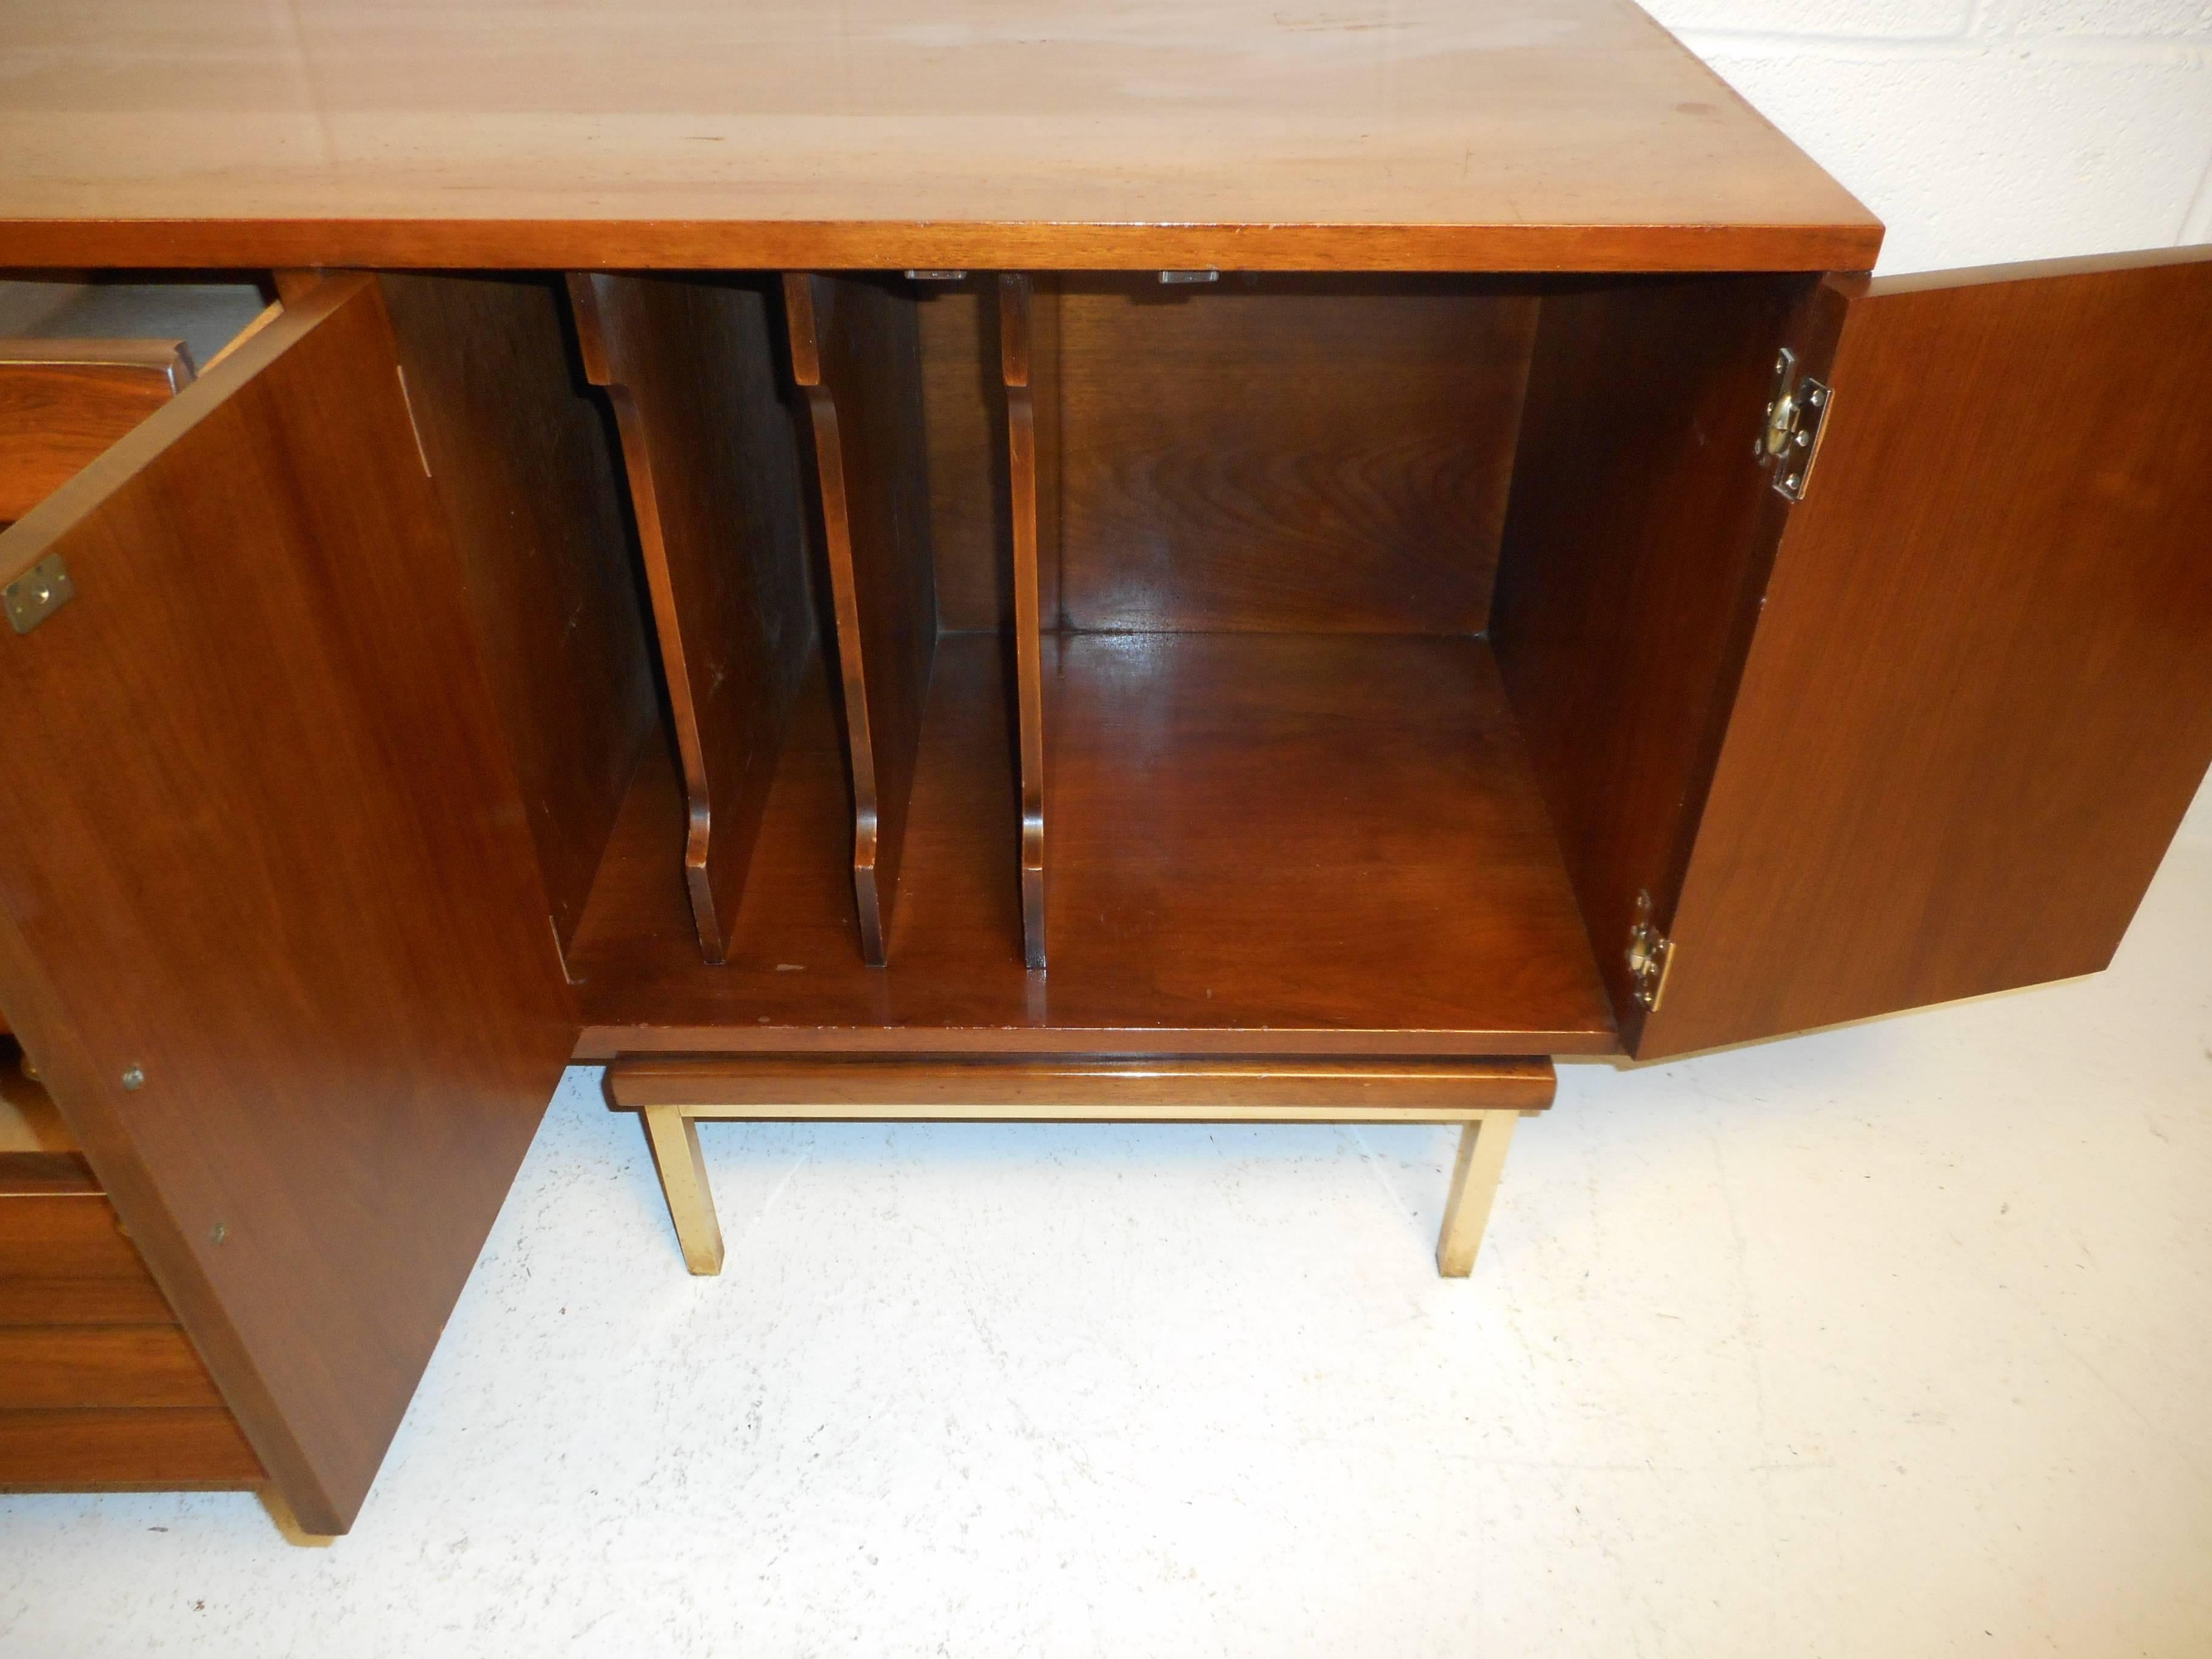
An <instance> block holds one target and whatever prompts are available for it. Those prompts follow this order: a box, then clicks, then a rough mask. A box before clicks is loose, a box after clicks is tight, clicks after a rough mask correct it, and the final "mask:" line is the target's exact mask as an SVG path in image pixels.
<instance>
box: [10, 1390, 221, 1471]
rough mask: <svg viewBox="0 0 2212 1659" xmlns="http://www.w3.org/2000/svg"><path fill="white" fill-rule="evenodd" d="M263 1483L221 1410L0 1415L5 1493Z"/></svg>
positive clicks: (218, 1408)
mask: <svg viewBox="0 0 2212 1659" xmlns="http://www.w3.org/2000/svg"><path fill="white" fill-rule="evenodd" d="M263 1479H264V1477H263V1475H262V1473H261V1464H260V1462H259V1460H258V1459H257V1458H256V1457H255V1456H254V1455H253V1449H252V1447H251V1446H249V1445H247V1444H246V1437H245V1436H244V1435H242V1434H240V1432H239V1431H238V1424H237V1422H236V1421H235V1420H234V1419H233V1418H232V1417H231V1414H230V1413H228V1412H227V1411H224V1410H222V1409H221V1408H220V1407H213V1408H209V1407H201V1408H197V1409H194V1408H191V1407H185V1408H183V1409H170V1410H154V1411H143V1410H129V1409H125V1410H118V1411H27V1412H18V1411H0V1490H12V1491H16V1492H35V1491H47V1492H98V1491H101V1490H103V1489H118V1488H153V1489H156V1490H172V1489H187V1488H196V1487H210V1488H219V1487H232V1488H234V1487H240V1486H259V1485H260V1484H261V1483H262V1480H263Z"/></svg>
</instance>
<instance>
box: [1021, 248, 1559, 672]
mask: <svg viewBox="0 0 2212 1659" xmlns="http://www.w3.org/2000/svg"><path fill="white" fill-rule="evenodd" d="M1055 310H1056V313H1057V317H1058V321H1059V373H1058V377H1057V401H1058V404H1059V412H1060V469H1059V493H1060V501H1059V511H1058V522H1059V530H1060V568H1061V592H1060V615H1061V617H1062V619H1064V621H1065V622H1066V624H1067V625H1068V626H1070V627H1072V628H1078V629H1095V630H1118V631H1147V630H1163V629H1164V630H1170V631H1173V630H1193V631H1203V630H1208V629H1263V630H1272V631H1278V632H1298V631H1315V632H1342V631H1347V630H1364V631H1369V632H1374V633H1437V634H1475V633H1480V632H1481V631H1482V629H1483V628H1484V626H1485V625H1486V618H1487V616H1488V612H1489V607H1490V592H1491V588H1492V580H1493V575H1494V573H1495V570H1496V567H1497V558H1498V532H1499V528H1500V526H1501V525H1502V524H1503V522H1504V516H1505V504H1506V491H1507V487H1508V485H1509V483H1510V480H1511V477H1512V471H1513V451H1514V442H1515V436H1516V431H1517V429H1518V427H1519V423H1520V413H1521V401H1522V388H1523V386H1524V383H1525V381H1526V379H1527V375H1528V352H1529V341H1530V336H1531V334H1532V332H1533V331H1534V326H1535V320H1536V308H1535V301H1534V299H1532V298H1530V297H1528V295H1525V294H1522V293H1518V292H1514V291H1510V290H1506V291H1497V290H1495V289H1492V288H1488V287H1486V286H1483V285H1477V284H1470V283H1463V282H1462V283H1449V282H1442V281H1436V280H1419V279H1407V278H1370V279H1358V278H1346V277H1333V278H1311V277H1305V278H1291V277H1278V278H1268V279H1265V280H1262V281H1257V282H1253V283H1247V282H1244V281H1239V280H1235V279H1230V278H1225V279H1224V280H1222V281H1221V282H1219V283H1177V284H1164V283H1161V282H1160V281H1159V280H1158V276H1157V275H1155V276H1152V277H1150V278H1143V279H1139V278H1127V279H1110V278H1097V277H1093V278H1087V279H1076V278H1069V279H1066V280H1065V281H1063V283H1061V284H1060V294H1059V295H1058V298H1057V304H1056V307H1055Z"/></svg>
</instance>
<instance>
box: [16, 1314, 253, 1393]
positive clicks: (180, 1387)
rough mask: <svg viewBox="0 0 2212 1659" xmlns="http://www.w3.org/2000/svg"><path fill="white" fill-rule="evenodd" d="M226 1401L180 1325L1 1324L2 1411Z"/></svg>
mask: <svg viewBox="0 0 2212 1659" xmlns="http://www.w3.org/2000/svg"><path fill="white" fill-rule="evenodd" d="M221 1405H222V1395H219V1394H217V1393H216V1390H215V1384H214V1383H211V1382H210V1381H209V1380H208V1374H207V1369H206V1367H205V1366H204V1365H202V1364H200V1360H199V1356H198V1355H197V1354H196V1353H194V1352H192V1345H191V1339H189V1338H188V1337H186V1336H185V1334H184V1332H183V1331H182V1330H181V1329H180V1328H178V1327H177V1326H175V1325H105V1326H65V1325H33V1326H26V1327H21V1328H16V1329H13V1330H0V1411H63V1410H69V1409H74V1408H78V1407H86V1408H89V1407H121V1406H215V1407H220V1406H221Z"/></svg>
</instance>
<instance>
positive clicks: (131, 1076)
mask: <svg viewBox="0 0 2212 1659" xmlns="http://www.w3.org/2000/svg"><path fill="white" fill-rule="evenodd" d="M123 1086H124V1087H125V1088H126V1089H143V1088H144V1087H145V1086H146V1073H145V1072H144V1070H143V1069H142V1068H141V1067H139V1066H125V1067H124V1068H123Z"/></svg>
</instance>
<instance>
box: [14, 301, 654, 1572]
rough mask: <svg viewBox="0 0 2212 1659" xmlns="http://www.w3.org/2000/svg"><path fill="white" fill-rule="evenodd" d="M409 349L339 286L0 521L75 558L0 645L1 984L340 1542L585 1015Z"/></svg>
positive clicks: (37, 548) (203, 1336) (279, 1462)
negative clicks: (0, 728) (425, 442)
mask: <svg viewBox="0 0 2212 1659" xmlns="http://www.w3.org/2000/svg"><path fill="white" fill-rule="evenodd" d="M49 555H58V556H62V557H64V559H66V561H67V562H68V564H69V567H70V571H71V573H72V574H73V576H74V578H75V581H76V599H74V600H73V601H72V602H71V603H70V605H67V606H66V607H65V608H64V609H62V610H60V611H56V612H55V613H54V614H53V615H52V617H50V618H49V619H48V620H47V621H46V623H44V624H43V625H41V626H40V628H39V629H38V630H37V631H36V632H34V633H33V634H30V635H25V636H22V637H21V638H17V637H15V636H13V635H9V636H7V645H6V647H5V648H4V649H0V702H4V703H5V704H6V705H7V706H8V707H9V708H10V709H11V710H13V711H16V712H15V718H14V720H12V722H11V725H10V728H9V742H8V763H9V781H10V787H11V789H12V790H14V791H17V792H20V798H21V799H33V800H36V801H37V802H38V803H39V811H38V812H37V813H36V814H35V815H27V814H18V813H7V814H0V1002H4V1003H5V1004H6V1006H7V1007H8V1010H9V1014H10V1015H11V1017H12V1018H13V1019H14V1022H15V1025H16V1027H17V1029H18V1030H19V1031H20V1032H21V1036H22V1038H23V1042H24V1045H25V1047H26V1048H27V1049H28V1050H29V1052H31V1053H32V1054H35V1055H36V1056H37V1057H38V1060H39V1061H40V1067H41V1069H42V1071H43V1072H44V1073H45V1077H46V1085H47V1087H48V1088H49V1089H51V1090H52V1092H53V1095H54V1097H55V1099H56V1101H57V1103H58V1104H59V1106H60V1107H61V1109H62V1110H63V1112H64V1115H66V1117H67V1119H68V1121H69V1124H70V1128H71V1129H72V1131H73V1132H74V1133H75V1135H76V1139H77V1140H78V1142H79V1143H80V1144H81V1146H82V1148H83V1151H84V1153H85V1155H86V1157H87V1158H88V1160H89V1161H90V1163H91V1164H92V1166H93V1167H94V1170H97V1171H98V1172H99V1174H100V1177H101V1180H102V1183H103V1184H104V1186H105V1187H106V1190H107V1192H108V1194H109V1195H110V1197H111V1198H112V1200H113V1201H114V1204H115V1206H116V1209H117V1210H118V1212H119V1213H120V1214H121V1215H122V1217H123V1218H124V1219H125V1222H126V1223H127V1224H128V1225H129V1227H130V1229H131V1237H132V1239H133V1241H134V1242H135V1243H137V1247H138V1248H139V1249H140V1250H141V1251H142V1252H143V1255H144V1256H145V1258H146V1261H147V1263H148V1265H149V1267H151V1268H152V1270H153V1273H154V1276H155V1279H156V1281H157V1282H158V1283H159V1284H160V1285H161V1288H162V1290H163V1291H164V1292H165V1293H166V1295H167V1297H168V1299H169V1301H170V1303H171V1304H172V1305H173V1307H174V1308H175V1309H176V1310H177V1311H178V1313H179V1316H181V1317H182V1318H183V1320H184V1322H185V1325H186V1327H187V1328H189V1329H190V1331H191V1335H192V1337H193V1340H194V1341H195V1343H196V1344H197V1346H198V1348H199V1350H200V1352H201V1353H202V1354H203V1356H204V1358H205V1359H206V1361H207V1364H208V1366H209V1369H210V1371H211V1372H212V1373H213V1376H214V1377H215V1380H216V1383H218V1384H219V1385H220V1387H221V1389H222V1395H223V1396H224V1398H225V1399H226V1400H227V1401H228V1403H229V1405H230V1406H231V1407H232V1409H233V1410H234V1412H235V1413H237V1416H238V1418H239V1420H240V1424H241V1425H242V1426H243V1427H244V1429H245V1431H246V1435H247V1437H248V1438H249V1439H250V1440H251V1442H252V1444H253V1446H254V1447H255V1449H256V1450H257V1451H258V1454H259V1455H260V1456H261V1458H262V1459H263V1461H264V1463H265V1464H266V1466H267V1468H268V1469H269V1472H270V1474H271V1475H272V1476H273V1477H274V1478H275V1480H276V1483H277V1485H278V1486H279V1487H280V1488H281V1489H282V1491H283V1493H284V1496H285V1498H287V1500H288V1501H289V1504H290V1505H291V1507H292V1509H293V1510H295V1512H296V1513H297V1514H298V1515H299V1516H300V1518H301V1522H303V1524H305V1525H307V1527H309V1528H311V1529H312V1530H314V1531H317V1532H324V1533H330V1532H339V1531H343V1530H344V1528H345V1527H346V1526H347V1525H348V1523H349V1522H350V1520H351V1519H352V1516H353V1515H354V1513H355V1511H356V1509H357V1508H358V1506H359V1504H360V1503H361V1500H362V1496H363V1495H364V1494H365V1492H367V1490H368V1485H369V1482H370V1480H371V1479H372V1478H373V1477H374V1473H375V1469H376V1466H377V1463H378V1462H379V1460H380V1458H381V1456H382V1455H383V1452H384V1449H385V1447H386V1444H387V1443H388V1442H389V1440H390V1438H391V1436H392V1432H393V1431H394V1430H395V1429H396V1428H397V1427H398V1421H399V1418H400V1414H401V1413H402V1412H403V1411H404V1409H405V1407H406V1404H407V1401H408V1398H409V1396H410V1394H411V1393H412V1392H413V1389H414V1387H415V1383H416V1379H417V1378H418V1377H419V1376H420V1375H421V1373H422V1366H423V1364H425V1362H426V1361H427V1360H428V1357H429V1353H430V1350H431V1348H432V1346H434V1345H435V1342H436V1340H437V1337H438V1334H439V1332H440V1330H441V1328H442V1327H443V1325H444V1322H445V1320H446V1317H447V1314H448V1313H449V1312H450V1311H451V1310H452V1308H453V1302H454V1298H455V1297H457V1296H458V1295H459V1291H460V1287H461V1285H462V1283H463V1281H464V1280H465V1278H466V1276H467V1274H468V1272H469V1269H470V1267H471V1266H472V1265H473V1263H474V1261H475V1260H476V1256H477V1251H478V1249H480V1248H481V1246H482V1244H483V1238H484V1235H485V1232H486V1231H487V1230H488V1229H489V1226H490V1224H491V1221H492V1218H493V1216H494V1215H495V1213H496V1212H497V1210H498V1207H499V1205H500V1202H501V1199H502V1198H504V1196H505V1195H506V1192H507V1186H508V1183H509V1182H510V1181H511V1180H512V1178H513V1173H514V1170H515V1168H516V1167H517V1165H518V1164H520V1160H521V1158H522V1154H523V1152H524V1150H525V1148H526V1146H527V1145H528V1143H529V1139H530V1136H531V1133H532V1130H533V1129H534V1128H535V1127H536V1124H537V1122H538V1117H539V1115H540V1114H541V1113H542V1111H543V1110H544V1104H545V1101H546V1099H547V1097H548V1096H549V1095H550V1091H551V1090H552V1087H553V1085H554V1082H555V1080H556V1079H557V1077H558V1076H559V1073H560V1069H561V1064H562V1060H563V1059H564V1058H565V1055H566V1053H567V1051H568V1048H570V1047H571V1045H572V1042H573V1041H574V1024H573V1019H574V1014H573V1010H572V1005H571V1004H570V1002H569V1000H568V991H567V987H565V986H564V984H563V983H562V979H561V974H560V967H559V963H558V959H557V957H556V951H555V949H554V940H553V937H552V933H551V930H550V928H549V927H548V926H547V925H546V916H547V915H548V910H549V906H548V904H547V901H546V898H545V896H544V885H543V883H542V881H541V880H540V878H539V875H538V867H537V857H536V849H535V848H534V846H533V845H532V841H531V838H530V835H529V831H528V829H527V825H526V815H525V812H524V809H523V805H522V800H521V796H520V791H519V790H518V789H517V787H516V786H515V784H514V781H513V773H512V769H511V763H510V760H509V757H508V754H507V743H506V738H505V736H504V733H503V732H502V730H501V721H500V719H499V714H498V709H497V706H496V704H495V701H494V699H493V696H492V694H491V691H490V689H489V685H488V684H487V680H486V674H485V671H484V668H483V659H481V658H480V656H479V653H478V647H477V641H476V638H475V620H474V617H473V615H472V612H471V606H470V604H469V601H468V597H467V594H466V592H465V588H464V584H463V579H462V574H461V571H462V567H461V563H460V561H459V557H458V556H457V555H456V554H455V552H454V550H453V547H452V545H451V543H450V539H449V532H448V530H447V519H446V515H445V513H443V511H442V510H441V506H440V503H439V501H438V499H437V497H436V495H435V490H434V489H433V487H432V483H431V480H430V479H429V478H428V477H426V476H425V474H424V471H423V465H422V448H421V447H420V446H419V444H418V440H417V436H416V427H415V425H414V423H413V422H410V418H409V412H408V406H407V403H406V401H405V399H404V398H403V396H402V393H401V389H400V378H399V374H398V344H397V342H396V341H395V339H394V337H393V334H392V326H391V324H390V321H389V320H388V318H387V315H386V310H385V306H384V300H383V295H382V291H381V290H380V288H379V287H378V285H377V284H376V283H374V282H371V281H368V280H366V279H361V278H348V279H343V280H339V281H334V282H331V283H327V284H325V285H323V286H321V287H319V288H318V289H315V290H314V291H313V293H312V294H311V295H308V296H307V298H306V299H305V300H303V301H299V302H295V304H293V305H292V306H291V307H290V308H289V310H288V311H287V313H286V314H285V315H284V316H283V318H282V319H279V320H278V321H277V322H276V323H274V324H271V325H270V326H269V327H267V328H265V329H264V330H263V331H261V332H260V333H258V334H257V335H256V336H255V337H253V338H252V340H250V341H249V342H247V343H246V344H245V345H244V346H242V347H241V348H240V349H239V351H238V352H236V353H235V354H234V355H233V356H231V357H230V358H229V359H228V361H226V362H223V363H222V364H220V365H218V366H217V367H216V368H213V369H210V371H209V372H208V373H207V374H204V375H202V376H201V377H200V379H199V380H197V381H196V382H195V383H194V384H193V385H192V386H190V387H188V388H187V389H186V390H185V392H184V393H183V394H182V395H181V396H180V397H179V398H177V399H176V400H175V401H174V402H173V403H171V404H168V405H167V407H166V408H164V409H162V410H158V411H156V412H155V414H154V415H153V416H150V417H149V419H148V420H147V421H145V422H143V423H142V424H141V425H140V426H139V427H138V428H136V429H135V430H134V431H133V432H132V433H131V435H129V436H127V437H125V439H124V440H123V441H121V442H120V443H118V445H116V446H115V447H113V448H112V449H110V450H109V451H108V452H107V453H106V454H105V455H103V456H102V457H101V458H100V460H99V461H97V462H95V463H94V465H93V466H92V467H90V468H88V470H87V471H84V472H83V473H81V474H79V475H78V477H76V478H75V479H74V480H72V481H71V482H70V483H69V484H67V485H64V487H63V489H61V490H60V491H59V492H58V493H57V494H56V495H52V496H51V497H49V498H48V499H47V500H46V501H45V502H44V503H43V504H42V505H41V506H40V507H38V508H37V509H35V510H34V511H33V513H31V514H30V515H29V516H28V517H27V518H26V519H24V520H22V522H21V523H20V524H18V525H16V526H15V527H14V528H13V529H12V530H10V531H9V532H6V533H5V534H4V535H0V576H7V577H12V576H13V575H14V574H16V573H17V572H19V571H20V570H21V569H24V568H27V567H28V566H30V565H32V564H33V563H35V562H38V561H39V560H40V559H42V558H45V557H46V556H49ZM671 875H672V866H671ZM695 955H696V952H695Z"/></svg>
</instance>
